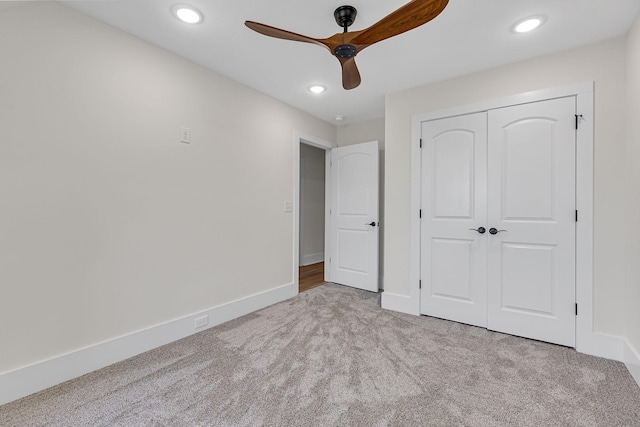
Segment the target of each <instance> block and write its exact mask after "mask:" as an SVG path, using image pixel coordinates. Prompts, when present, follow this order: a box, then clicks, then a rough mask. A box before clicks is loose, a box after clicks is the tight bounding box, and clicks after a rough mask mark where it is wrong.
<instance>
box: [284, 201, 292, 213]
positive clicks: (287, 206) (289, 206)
mask: <svg viewBox="0 0 640 427" xmlns="http://www.w3.org/2000/svg"><path fill="white" fill-rule="evenodd" d="M284 211H285V212H293V202H289V201H287V202H284Z"/></svg>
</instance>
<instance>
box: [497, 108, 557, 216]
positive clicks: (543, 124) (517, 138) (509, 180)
mask: <svg viewBox="0 0 640 427" xmlns="http://www.w3.org/2000/svg"><path fill="white" fill-rule="evenodd" d="M555 124H556V121H555V120H552V119H546V118H527V119H524V120H519V121H517V122H514V123H511V124H509V125H508V126H506V127H505V128H504V132H505V144H506V147H505V157H504V175H503V176H504V182H503V185H504V199H503V219H505V220H522V219H529V220H539V221H540V220H542V221H549V220H552V219H553V205H554V188H553V182H554V176H553V175H554V147H553V144H554V143H555V141H554V134H555V132H554V126H555Z"/></svg>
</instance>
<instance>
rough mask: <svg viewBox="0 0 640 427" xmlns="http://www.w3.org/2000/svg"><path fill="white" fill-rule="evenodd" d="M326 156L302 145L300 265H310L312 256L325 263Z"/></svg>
mask: <svg viewBox="0 0 640 427" xmlns="http://www.w3.org/2000/svg"><path fill="white" fill-rule="evenodd" d="M325 154H326V152H325V150H322V149H320V148H315V147H312V146H310V145H306V144H300V265H307V264H309V262H305V259H306V258H305V257H307V258H308V257H309V256H311V255H316V254H319V253H321V254H322V257H323V259H324V198H325V177H324V173H325V168H324V157H325ZM315 262H317V261H315Z"/></svg>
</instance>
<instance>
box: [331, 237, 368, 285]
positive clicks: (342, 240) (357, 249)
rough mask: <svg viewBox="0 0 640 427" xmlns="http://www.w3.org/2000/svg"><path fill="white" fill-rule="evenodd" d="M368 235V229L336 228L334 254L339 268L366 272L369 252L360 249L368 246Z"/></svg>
mask: <svg viewBox="0 0 640 427" xmlns="http://www.w3.org/2000/svg"><path fill="white" fill-rule="evenodd" d="M370 235H371V234H370V233H369V231H368V230H365V231H360V230H349V229H338V234H337V237H338V241H337V248H338V253H337V254H336V255H337V256H336V259H337V260H338V261H337V262H338V266H337V268H338V269H339V270H343V271H350V272H354V273H363V274H367V273H368V268H367V267H368V265H369V264H368V260H369V253H368V250H362V248H369V247H370V245H369V238H370V237H369V236H370Z"/></svg>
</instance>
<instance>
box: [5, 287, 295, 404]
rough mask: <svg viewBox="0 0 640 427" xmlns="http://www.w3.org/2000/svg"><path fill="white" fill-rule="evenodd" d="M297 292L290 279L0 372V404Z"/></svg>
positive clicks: (241, 314) (214, 324)
mask: <svg viewBox="0 0 640 427" xmlns="http://www.w3.org/2000/svg"><path fill="white" fill-rule="evenodd" d="M297 294H298V288H297V286H296V285H295V284H294V283H290V284H287V285H283V286H279V287H277V288H274V289H270V290H268V291H264V292H260V293H257V294H254V295H250V296H248V297H245V298H241V299H238V300H235V301H231V302H229V303H226V304H222V305H219V306H216V307H212V308H210V309H208V310H205V311H201V312H198V313H194V314H191V315H189V316H185V317H182V318H180V319H176V320H171V321H169V322H166V323H163V324H160V325H156V326H152V327H150V328H148V329H143V330H141V331H137V332H133V333H130V334H127V335H123V336H121V337H118V338H114V339H112V340H109V341H105V342H102V343H99V344H95V345H91V346H89V347H85V348H82V349H78V350H76V351H73V352H70V353H67V354H63V355H60V356H57V357H54V358H52V359H48V360H44V361H42V362H38V363H35V364H33V365H30V366H25V367H23V368H19V369H16V370H14V371H10V372H6V373H3V374H0V405H3V404H5V403H9V402H11V401H14V400H17V399H20V398H21V397H25V396H28V395H30V394H33V393H35V392H38V391H41V390H44V389H46V388H49V387H52V386H54V385H56V384H60V383H62V382H64V381H68V380H70V379H73V378H77V377H79V376H81V375H84V374H86V373H89V372H91V371H95V370H97V369H100V368H104V367H105V366H109V365H112V364H114V363H116V362H120V361H122V360H125V359H128V358H130V357H133V356H135V355H137V354H140V353H144V352H145V351H149V350H152V349H154V348H156V347H160V346H162V345H165V344H168V343H170V342H173V341H176V340H179V339H181V338H185V337H187V336H189V335H193V334H195V333H197V332H201V331H203V330H205V329H207V328H211V327H213V326H216V325H219V324H221V323H224V322H228V321H229V320H232V319H235V318H237V317H240V316H244V315H245V314H248V313H251V312H254V311H256V310H259V309H261V308H264V307H267V306H270V305H273V304H275V303H278V302H280V301H284V300H286V299H289V298H292V297H294V296H295V295H297ZM204 315H208V316H209V324H208V325H207V326H206V327H204V328H198V329H195V328H194V322H195V318H197V317H200V316H204Z"/></svg>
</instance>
